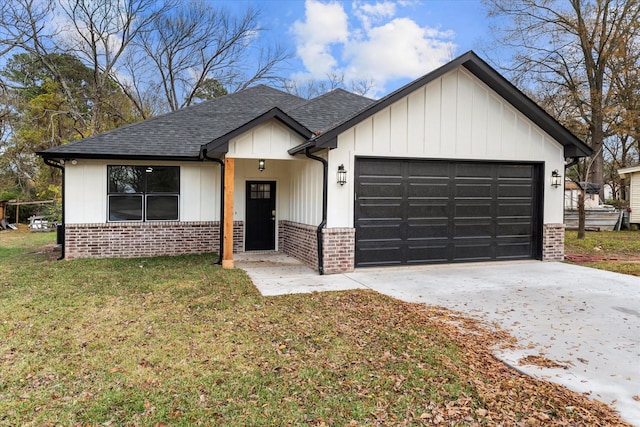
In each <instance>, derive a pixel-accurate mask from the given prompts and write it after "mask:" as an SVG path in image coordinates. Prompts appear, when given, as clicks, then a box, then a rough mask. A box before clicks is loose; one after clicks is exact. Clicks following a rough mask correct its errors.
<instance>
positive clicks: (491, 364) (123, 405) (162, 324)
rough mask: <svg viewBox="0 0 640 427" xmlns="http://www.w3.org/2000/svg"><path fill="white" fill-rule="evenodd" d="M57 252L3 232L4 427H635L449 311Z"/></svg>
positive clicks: (194, 266)
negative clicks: (514, 360)
mask: <svg viewBox="0 0 640 427" xmlns="http://www.w3.org/2000/svg"><path fill="white" fill-rule="evenodd" d="M54 240H55V236H54V233H49V234H42V233H28V232H20V233H17V232H1V233H0V372H1V375H0V425H7V426H17V425H35V426H48V425H50V426H54V425H56V426H57V425H64V426H72V425H78V426H79V425H82V426H86V425H96V426H97V425H100V426H103V425H104V426H108V425H112V426H116V425H117V426H123V425H125V426H126V425H130V426H168V425H171V426H174V425H177V426H181V425H182V426H193V425H225V426H236V425H237V426H244V425H252V426H256V425H265V426H267V425H268V426H272V425H281V426H284V425H340V426H341V425H353V426H358V425H433V424H445V425H496V424H504V425H517V424H518V423H522V424H523V425H538V424H550V425H551V424H552V425H624V423H623V422H622V421H620V419H619V418H617V417H616V416H615V415H614V414H613V412H612V411H611V410H610V409H609V408H608V407H606V406H604V405H602V404H599V403H597V402H594V401H590V400H587V399H586V398H585V397H584V396H582V395H580V394H577V393H573V392H570V391H568V390H566V389H563V388H561V387H559V386H556V385H553V384H550V383H545V382H541V381H536V380H533V379H531V378H529V377H526V376H523V375H520V374H519V373H517V372H516V371H514V370H512V369H509V368H507V367H506V366H504V365H503V364H502V363H500V362H498V361H497V360H496V359H495V358H494V357H493V356H492V355H491V351H490V347H491V346H492V345H495V344H497V343H498V342H502V343H503V344H505V345H508V343H509V340H508V337H507V336H506V335H505V334H504V333H502V332H499V331H490V330H487V329H484V328H483V327H482V325H479V324H478V323H477V322H474V321H471V320H468V319H464V318H462V317H459V316H457V315H456V314H455V313H452V312H449V311H446V310H443V309H439V308H436V307H425V306H423V305H417V304H406V303H402V302H398V301H396V300H393V299H391V298H388V297H384V296H381V295H379V294H376V293H374V292H371V291H350V292H327V293H316V294H310V295H289V296H281V297H268V298H265V297H262V296H260V294H259V293H258V292H257V291H256V289H255V288H254V286H253V285H252V284H251V282H250V280H249V279H248V278H247V276H246V275H245V274H244V272H242V271H240V270H222V269H221V268H219V267H218V266H214V265H212V263H211V260H212V257H211V256H182V257H174V258H170V257H160V258H145V259H128V260H76V261H60V262H57V261H54V259H55V255H53V254H52V252H51V249H52V246H53V241H54ZM43 247H44V248H43Z"/></svg>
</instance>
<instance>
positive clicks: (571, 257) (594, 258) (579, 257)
mask: <svg viewBox="0 0 640 427" xmlns="http://www.w3.org/2000/svg"><path fill="white" fill-rule="evenodd" d="M564 259H565V260H567V261H571V262H574V263H576V264H582V263H585V262H598V261H622V262H640V256H634V257H625V256H615V255H613V256H606V255H590V254H566V255H565V256H564Z"/></svg>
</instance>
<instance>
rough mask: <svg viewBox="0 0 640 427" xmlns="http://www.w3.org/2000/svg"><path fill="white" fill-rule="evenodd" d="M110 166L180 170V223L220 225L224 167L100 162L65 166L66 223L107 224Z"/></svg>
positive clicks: (170, 163)
mask: <svg viewBox="0 0 640 427" xmlns="http://www.w3.org/2000/svg"><path fill="white" fill-rule="evenodd" d="M107 165H141V166H147V165H151V166H179V167H180V221H185V222H186V221H218V220H219V218H220V215H219V212H220V198H219V197H218V194H219V192H220V191H219V188H220V167H219V166H218V165H217V164H215V163H212V162H203V163H195V162H180V163H178V162H166V161H148V162H133V161H119V160H110V161H103V160H102V161H98V160H84V159H78V160H77V164H75V165H72V164H71V163H70V162H67V164H65V203H66V207H65V222H66V223H67V224H101V223H106V222H107Z"/></svg>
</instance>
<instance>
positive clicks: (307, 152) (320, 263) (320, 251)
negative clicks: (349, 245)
mask: <svg viewBox="0 0 640 427" xmlns="http://www.w3.org/2000/svg"><path fill="white" fill-rule="evenodd" d="M304 154H305V155H306V156H307V157H308V158H310V159H312V160H317V161H319V162H320V163H322V222H321V223H320V225H318V229H317V231H316V236H317V239H318V272H319V273H320V275H323V274H324V257H323V252H324V250H323V249H324V248H323V244H322V229H323V228H324V227H325V226H326V225H327V188H328V185H327V184H328V183H327V172H328V170H329V163H328V162H327V161H326V160H325V159H323V158H322V157H318V156H314V155H313V154H311V147H307V148H306V149H305V150H304Z"/></svg>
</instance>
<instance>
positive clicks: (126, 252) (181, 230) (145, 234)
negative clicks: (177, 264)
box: [65, 221, 244, 259]
mask: <svg viewBox="0 0 640 427" xmlns="http://www.w3.org/2000/svg"><path fill="white" fill-rule="evenodd" d="M233 228H234V245H233V250H234V252H240V251H242V248H243V242H244V236H243V230H244V227H243V223H242V221H237V222H234V227H233ZM219 242H220V226H219V223H218V222H217V221H207V222H112V223H106V224H66V225H65V258H67V259H74V258H133V257H150V256H160V255H184V254H203V253H213V252H217V251H218V249H219V247H220V245H219Z"/></svg>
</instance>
